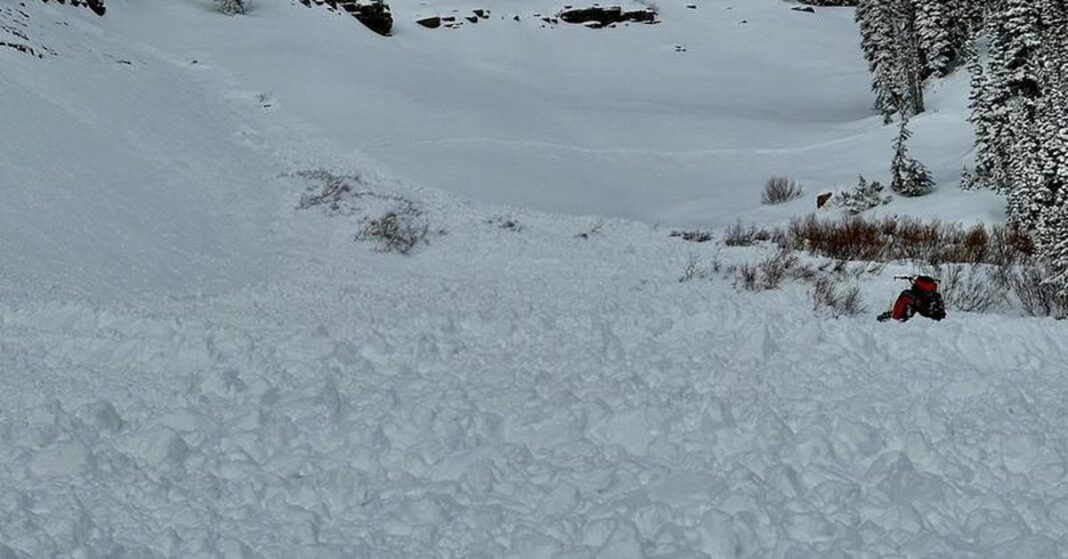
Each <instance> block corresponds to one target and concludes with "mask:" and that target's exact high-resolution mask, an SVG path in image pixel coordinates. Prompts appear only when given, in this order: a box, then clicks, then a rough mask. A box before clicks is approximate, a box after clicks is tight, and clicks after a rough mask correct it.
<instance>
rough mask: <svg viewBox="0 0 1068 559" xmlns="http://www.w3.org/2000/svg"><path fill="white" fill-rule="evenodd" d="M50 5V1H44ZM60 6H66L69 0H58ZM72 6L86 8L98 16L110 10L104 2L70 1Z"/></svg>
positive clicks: (90, 0) (100, 0)
mask: <svg viewBox="0 0 1068 559" xmlns="http://www.w3.org/2000/svg"><path fill="white" fill-rule="evenodd" d="M43 1H44V2H45V3H48V0H43ZM56 2H58V3H60V4H66V3H67V0H56ZM70 5H71V6H77V7H86V8H89V9H90V10H92V11H93V13H94V14H96V15H98V16H102V15H104V14H105V13H106V12H107V11H108V9H107V7H106V6H104V0H70Z"/></svg>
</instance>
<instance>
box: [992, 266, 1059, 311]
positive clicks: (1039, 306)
mask: <svg viewBox="0 0 1068 559" xmlns="http://www.w3.org/2000/svg"><path fill="white" fill-rule="evenodd" d="M1051 275H1052V272H1051V270H1050V269H1049V266H1047V265H1044V264H1037V265H1036V264H1031V265H1021V266H1016V267H1014V268H1012V269H1011V270H1010V271H1009V272H1008V274H1007V281H1008V285H1009V288H1010V289H1011V290H1012V294H1013V296H1014V297H1015V298H1016V300H1017V301H1019V303H1020V307H1021V308H1022V309H1023V311H1024V312H1026V313H1027V314H1029V315H1031V316H1052V317H1054V318H1068V296H1066V295H1065V294H1064V293H1063V292H1062V291H1061V290H1060V289H1059V288H1058V286H1057V285H1055V284H1053V283H1052V282H1050V281H1048V278H1049V277H1050V276H1051Z"/></svg>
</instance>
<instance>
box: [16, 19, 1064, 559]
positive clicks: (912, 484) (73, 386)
mask: <svg viewBox="0 0 1068 559" xmlns="http://www.w3.org/2000/svg"><path fill="white" fill-rule="evenodd" d="M255 6H256V9H255V10H254V11H253V12H252V13H251V14H250V15H248V16H247V17H243V18H233V19H230V18H225V17H223V16H220V15H218V14H217V13H215V12H213V11H212V10H211V9H210V2H207V1H206V0H204V1H199V0H198V1H172V0H139V1H136V2H134V1H123V0H112V1H111V2H109V12H108V15H107V17H105V18H97V17H96V16H93V15H92V14H90V13H88V12H83V11H78V10H73V9H71V8H69V7H63V6H57V5H55V4H47V5H43V4H35V3H34V4H27V6H26V7H25V9H26V10H27V12H28V13H29V14H30V23H29V25H30V28H29V30H30V33H29V34H30V36H31V38H32V41H33V42H34V44H35V45H37V46H39V47H47V49H48V50H47V51H44V50H43V52H54V53H55V54H54V56H53V55H51V54H50V55H48V56H46V57H45V58H44V59H37V58H34V57H31V56H29V55H26V54H24V53H20V52H16V51H14V50H12V49H0V130H2V131H3V133H2V134H0V166H2V173H0V197H2V200H3V204H2V205H0V256H2V258H0V382H2V385H0V386H2V388H3V389H2V390H0V445H2V446H3V448H4V449H5V451H4V452H3V453H0V557H5V558H6V557H16V558H20V559H22V558H26V557H33V558H36V557H52V556H58V557H67V556H70V557H183V558H184V557H220V556H221V557H279V558H281V557H286V558H289V557H317V558H318V557H367V558H376V559H377V558H389V557H398V558H400V557H405V558H407V557H523V558H526V557H605V558H630V557H703V556H709V557H791V558H794V557H1006V556H1012V557H1015V558H1026V557H1035V558H1040V557H1060V556H1064V555H1065V554H1066V553H1068V484H1066V483H1065V479H1066V478H1065V476H1066V469H1065V468H1066V455H1068V444H1066V441H1065V438H1064V436H1063V433H1064V432H1065V428H1066V427H1068V425H1066V423H1068V414H1066V413H1065V411H1064V409H1063V405H1062V402H1063V401H1064V400H1065V398H1066V396H1068V394H1065V391H1066V390H1065V386H1064V384H1063V382H1062V381H1061V379H1060V377H1061V376H1062V372H1063V364H1064V363H1065V362H1066V360H1068V359H1066V358H1068V336H1066V332H1065V326H1064V324H1063V323H1057V322H1054V321H1051V320H1035V319H1022V318H1014V317H995V316H985V315H968V314H963V313H954V314H953V315H951V317H950V318H949V319H948V320H947V321H945V322H943V323H941V324H937V325H936V324H934V323H925V322H911V323H908V324H906V325H887V324H877V323H875V322H874V321H872V320H871V319H870V317H866V316H865V317H860V318H843V319H837V320H832V319H829V318H828V317H826V316H823V315H819V314H816V313H814V312H813V311H812V310H811V305H810V302H809V297H808V295H807V293H806V288H805V287H803V286H801V285H789V286H787V287H786V288H785V289H783V290H781V291H770V292H764V293H759V294H751V293H739V292H737V291H736V290H735V289H734V288H733V287H732V285H731V283H730V282H729V280H726V279H723V278H722V277H721V275H719V274H713V277H712V279H711V280H709V281H694V282H687V283H680V282H679V281H678V279H679V277H680V275H681V274H682V273H683V269H684V267H685V266H686V264H687V261H688V259H689V258H690V257H691V256H694V257H696V258H698V259H699V260H700V262H701V263H703V264H704V265H706V266H709V267H711V266H712V262H713V261H714V260H716V259H718V260H720V261H721V263H722V265H723V266H728V265H731V264H737V263H742V262H748V261H754V260H756V259H757V258H760V257H762V254H761V253H760V249H725V248H724V249H721V248H717V246H716V244H715V243H706V244H701V245H697V244H690V243H685V242H682V241H680V240H678V239H674V238H670V237H668V236H667V233H668V230H666V229H660V228H658V227H656V226H654V225H653V224H652V222H655V221H665V222H669V223H671V224H672V225H675V224H679V225H685V224H687V223H691V222H694V223H696V222H700V223H709V224H716V223H726V222H733V221H734V220H735V219H737V218H738V217H739V216H744V217H746V218H750V219H760V220H767V221H773V220H778V219H781V218H783V217H785V216H789V215H793V214H798V213H802V212H805V211H807V210H808V207H809V205H810V204H811V200H810V199H809V197H806V199H805V200H801V201H798V202H796V203H795V204H793V205H788V206H786V207H780V208H776V209H774V210H768V209H766V208H761V207H759V189H760V186H761V183H762V182H763V180H764V179H765V178H766V177H767V176H769V175H771V174H773V173H785V174H790V175H792V176H795V177H798V178H800V179H802V180H804V181H806V184H807V185H809V188H810V190H809V194H810V195H811V194H814V191H815V190H816V189H818V188H821V187H823V186H827V185H830V184H833V183H835V182H837V181H845V180H846V179H847V178H849V177H850V176H851V175H852V174H854V173H856V172H865V173H868V174H872V175H875V176H878V173H879V169H881V168H882V166H883V160H884V159H885V158H886V157H887V155H888V153H887V152H888V149H887V146H888V145H889V137H890V135H891V134H892V131H891V130H888V129H885V128H883V127H882V126H881V124H880V123H879V122H878V120H877V119H876V118H875V117H872V116H870V115H869V113H868V110H867V107H868V105H869V100H868V98H867V95H866V85H865V81H864V68H863V64H862V62H861V61H860V60H859V57H858V56H857V53H856V52H855V49H856V46H855V44H854V43H855V37H854V35H853V30H852V27H851V24H850V17H851V14H850V13H849V12H848V11H839V10H821V11H819V12H817V14H816V15H814V16H810V15H807V14H801V13H796V12H791V11H790V10H789V7H790V5H789V4H783V3H780V2H778V1H777V0H766V1H764V0H759V1H758V0H752V1H751V2H746V3H738V5H732V4H729V3H725V2H707V3H702V4H701V5H700V6H699V8H698V9H697V10H690V9H687V8H685V7H684V5H683V4H673V5H663V6H661V8H662V13H663V20H664V21H663V23H661V24H659V25H656V26H650V27H644V26H631V27H625V28H617V29H605V30H590V29H584V28H577V27H574V28H573V27H565V26H558V27H545V28H543V27H541V25H540V21H539V20H537V19H535V18H532V17H530V15H531V14H533V13H534V12H536V11H539V10H541V11H543V12H547V11H549V10H550V9H552V10H553V11H555V9H558V7H554V6H552V5H550V4H530V3H527V2H511V3H500V4H495V5H491V6H475V5H461V4H456V7H457V9H470V8H474V7H488V8H490V9H491V10H492V19H491V21H484V22H481V23H479V24H477V25H465V26H464V27H462V28H460V29H456V30H425V29H422V28H419V27H416V26H415V25H414V24H413V23H412V20H413V19H414V17H415V15H425V14H429V13H430V10H431V7H430V6H429V5H426V6H424V5H421V4H416V3H414V2H411V3H397V4H395V5H394V13H395V15H397V16H398V22H399V23H398V28H397V33H396V36H395V37H392V38H388V39H386V38H381V37H378V36H375V35H373V34H371V33H370V32H368V31H366V30H364V29H363V28H362V27H359V26H358V25H357V24H356V23H355V22H354V21H353V20H352V19H351V18H348V17H343V16H337V15H333V14H330V13H328V12H326V11H324V10H316V9H308V8H304V7H302V6H300V5H296V4H294V5H291V4H289V3H286V2H277V3H268V2H260V3H257V4H256V5H255ZM443 6H444V7H442V8H441V9H442V10H445V9H451V7H450V6H449V5H448V4H444V5H443ZM728 7H731V8H732V9H728ZM435 9H436V7H435ZM513 13H516V14H520V15H521V16H522V17H521V21H520V22H514V21H513V20H512V19H511V15H512V14H513ZM501 16H504V17H505V19H504V20H500V19H499V17H501ZM743 19H744V20H747V21H748V23H746V24H741V23H740V21H741V20H743ZM676 44H681V45H684V46H686V47H687V50H686V52H675V48H674V46H675V45H676ZM627 64H632V65H633V66H634V68H632V69H629V70H628V69H626V66H627ZM779 74H782V75H785V76H786V77H788V78H790V79H787V80H782V79H780V78H779ZM960 86H961V84H960V83H959V82H952V81H951V82H947V83H946V84H944V85H942V86H940V87H941V88H942V89H940V90H939V91H936V92H934V98H933V101H932V106H933V107H935V110H934V111H933V112H932V113H931V114H930V115H927V116H925V117H923V118H921V119H918V120H917V122H916V128H917V129H918V131H919V133H918V135H917V144H916V146H915V148H914V151H915V152H916V153H918V154H921V155H924V154H926V155H927V156H928V157H927V160H928V163H930V164H932V166H933V167H934V168H935V169H936V170H937V171H938V172H939V173H940V174H941V176H942V178H943V179H945V180H946V182H947V184H945V185H944V186H945V188H943V189H942V190H941V191H940V192H939V193H938V194H936V195H935V196H933V197H931V198H925V199H923V204H924V205H923V206H918V205H913V206H910V205H908V204H906V203H904V202H902V201H896V202H895V203H894V204H893V205H891V206H890V207H888V209H889V210H891V211H893V210H894V209H901V210H906V211H909V212H913V213H921V214H922V213H927V214H932V215H940V216H945V217H949V218H954V217H961V218H968V219H973V218H976V217H981V218H985V219H997V218H998V215H997V208H998V203H997V201H996V200H993V199H991V198H988V197H985V196H980V195H968V194H963V193H958V192H955V191H954V190H953V189H951V188H949V186H950V185H949V184H948V183H950V182H952V180H953V179H952V175H953V174H954V173H955V171H956V170H957V169H958V168H959V166H960V163H961V161H962V160H963V158H965V157H966V156H967V154H966V153H965V147H966V145H967V141H966V138H965V136H966V132H965V131H966V127H965V125H963V124H962V123H961V120H960V117H961V113H960V109H959V107H960V105H961V99H960ZM825 90H828V91H826V92H825ZM323 170H325V171H328V172H329V173H331V174H333V175H335V176H341V175H346V176H358V177H359V178H358V179H348V181H349V184H352V185H354V189H355V190H356V191H357V192H358V193H361V194H359V195H357V194H356V193H355V192H354V193H352V195H351V196H350V197H348V198H346V199H345V202H344V203H343V204H342V206H341V207H340V208H339V210H338V211H334V212H331V211H328V210H325V209H324V208H321V207H313V208H309V209H304V210H298V209H297V206H298V203H299V200H300V199H301V195H302V194H305V193H306V192H307V190H306V189H308V188H312V189H316V188H319V187H321V186H322V182H321V181H320V180H319V179H320V178H321V177H323V176H326V175H325V173H324V172H320V173H317V174H310V175H309V174H308V173H303V172H304V171H323ZM317 177H318V178H317ZM400 199H404V200H408V201H410V202H411V203H412V204H413V205H414V206H413V207H416V208H417V209H418V211H419V212H421V218H424V219H426V221H427V224H428V229H429V231H430V241H429V244H427V245H422V246H420V247H419V248H418V249H417V252H416V254H414V255H413V256H411V257H407V258H406V257H401V256H398V255H395V254H383V253H379V252H376V251H375V250H374V246H373V244H371V243H364V242H359V243H357V242H353V240H352V239H353V235H354V233H355V232H356V231H357V230H358V229H359V227H360V223H359V219H360V218H362V217H375V216H377V215H379V214H380V212H382V211H384V210H385V209H388V208H390V207H392V206H393V205H395V204H396V203H398V200H400ZM502 202H503V203H511V204H512V205H510V206H508V205H495V204H497V203H502ZM531 208H533V209H531ZM544 209H552V210H561V211H562V213H559V214H557V213H545V212H543V211H539V210H544ZM586 212H588V213H593V214H600V215H606V216H611V217H606V218H598V217H592V216H574V215H567V214H571V213H586ZM620 217H638V218H641V219H642V220H644V222H642V221H626V220H622V219H618V218H620ZM509 224H511V225H509ZM580 233H585V238H584V237H582V236H579V234H580ZM895 271H898V270H895ZM900 271H907V268H904V269H901V270H900ZM861 288H862V293H863V296H864V298H865V300H866V301H867V302H868V303H869V304H870V305H871V306H873V307H875V306H882V305H883V304H884V303H886V302H889V299H890V298H891V297H892V296H893V294H894V293H895V286H894V285H893V284H892V282H891V281H890V280H888V279H885V278H884V277H883V276H880V275H871V274H868V275H863V280H862V282H861Z"/></svg>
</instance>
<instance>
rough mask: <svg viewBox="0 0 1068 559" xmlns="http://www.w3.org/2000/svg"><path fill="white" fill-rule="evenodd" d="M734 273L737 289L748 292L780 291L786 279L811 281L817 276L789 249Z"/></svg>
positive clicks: (782, 249) (745, 265)
mask: <svg viewBox="0 0 1068 559" xmlns="http://www.w3.org/2000/svg"><path fill="white" fill-rule="evenodd" d="M734 272H735V274H736V277H735V280H734V285H735V287H741V288H742V289H745V290H746V291H764V290H772V289H778V288H780V287H782V283H783V281H784V280H786V279H795V280H809V279H811V278H813V277H815V274H816V273H815V271H814V270H813V269H812V268H810V267H809V266H805V265H802V264H801V259H800V258H798V256H797V254H796V253H795V252H794V251H792V250H790V249H787V248H779V250H777V251H775V254H772V255H771V256H769V257H767V258H765V259H764V260H762V261H760V262H758V263H757V264H742V265H741V266H738V267H737V268H735V269H734Z"/></svg>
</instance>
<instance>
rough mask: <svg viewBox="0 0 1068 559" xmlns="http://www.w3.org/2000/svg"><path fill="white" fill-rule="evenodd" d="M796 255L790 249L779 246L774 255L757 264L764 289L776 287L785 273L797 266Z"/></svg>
mask: <svg viewBox="0 0 1068 559" xmlns="http://www.w3.org/2000/svg"><path fill="white" fill-rule="evenodd" d="M797 263H798V258H797V255H796V254H794V252H793V251H792V250H790V249H786V248H780V249H779V250H778V252H776V253H775V255H774V256H772V257H771V258H768V259H767V260H764V261H763V262H761V263H760V264H759V268H760V275H761V276H762V278H763V282H762V287H763V288H764V289H778V288H779V286H780V285H781V284H782V280H784V279H786V275H787V273H788V272H790V271H791V270H793V269H795V268H796V267H797Z"/></svg>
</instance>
